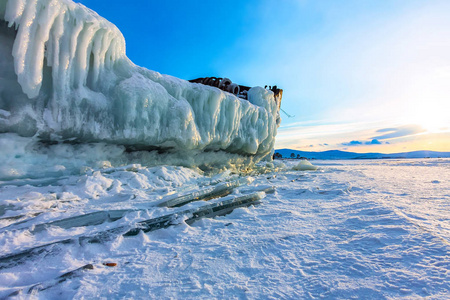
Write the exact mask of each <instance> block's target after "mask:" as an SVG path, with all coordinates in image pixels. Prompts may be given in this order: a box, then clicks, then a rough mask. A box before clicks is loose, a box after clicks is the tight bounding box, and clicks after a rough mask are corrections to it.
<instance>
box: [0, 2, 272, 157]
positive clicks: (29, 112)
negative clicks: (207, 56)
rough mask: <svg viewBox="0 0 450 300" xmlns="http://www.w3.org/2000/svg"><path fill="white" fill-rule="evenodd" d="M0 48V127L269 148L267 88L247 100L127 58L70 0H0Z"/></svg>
mask: <svg viewBox="0 0 450 300" xmlns="http://www.w3.org/2000/svg"><path fill="white" fill-rule="evenodd" d="M0 54H1V55H0V133H2V134H5V133H14V134H16V135H18V136H20V137H32V138H33V139H34V140H39V141H44V142H51V143H54V142H58V143H59V142H68V141H70V142H71V143H78V144H79V143H105V144H115V145H123V146H126V147H128V149H130V148H131V149H133V150H136V149H137V150H139V149H145V150H149V149H158V150H159V151H161V150H163V151H169V152H179V153H181V152H186V153H187V152H189V151H190V152H189V153H191V154H192V152H196V153H197V152H198V153H200V152H202V153H205V152H216V151H224V152H226V153H229V154H230V153H231V154H233V155H235V154H237V155H240V156H246V157H252V160H259V159H261V158H263V157H265V156H267V155H268V154H270V153H271V151H272V149H273V146H274V142H275V135H276V131H277V127H278V125H279V121H280V117H279V112H278V104H277V103H276V101H275V99H274V96H273V93H272V92H271V91H269V90H266V89H263V88H260V87H255V88H252V89H250V91H249V92H248V101H246V100H243V99H240V98H238V97H236V96H235V95H233V94H230V93H227V92H224V91H221V90H219V89H217V88H213V87H208V86H204V85H201V84H196V83H190V82H188V81H185V80H181V79H178V78H175V77H171V76H168V75H161V74H159V73H157V72H154V71H151V70H148V69H145V68H142V67H139V66H136V65H135V64H133V63H132V62H131V61H130V60H129V59H128V58H127V56H126V54H125V40H124V38H123V36H122V34H121V32H120V31H119V30H118V29H117V27H115V26H114V25H113V24H111V23H110V22H108V21H107V20H105V19H104V18H102V17H100V16H99V15H98V14H97V13H95V12H94V11H92V10H90V9H88V8H86V7H85V6H83V5H81V4H78V3H74V2H72V1H70V0H0ZM219 159H223V158H219Z"/></svg>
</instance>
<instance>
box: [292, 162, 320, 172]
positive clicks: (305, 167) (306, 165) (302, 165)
mask: <svg viewBox="0 0 450 300" xmlns="http://www.w3.org/2000/svg"><path fill="white" fill-rule="evenodd" d="M292 169H293V170H296V171H315V170H317V167H316V166H314V165H313V164H311V163H310V162H309V161H307V160H301V161H300V162H299V163H298V164H297V165H296V166H293V167H292Z"/></svg>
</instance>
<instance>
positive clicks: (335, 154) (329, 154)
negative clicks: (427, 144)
mask: <svg viewBox="0 0 450 300" xmlns="http://www.w3.org/2000/svg"><path fill="white" fill-rule="evenodd" d="M275 153H279V154H281V155H282V156H283V158H291V154H292V153H294V156H295V157H297V156H299V157H304V158H307V159H383V158H385V159H386V158H428V157H429V158H439V157H450V152H437V151H428V150H422V151H411V152H401V153H389V154H384V153H356V152H347V151H340V150H328V151H322V152H313V151H300V150H293V149H277V150H275Z"/></svg>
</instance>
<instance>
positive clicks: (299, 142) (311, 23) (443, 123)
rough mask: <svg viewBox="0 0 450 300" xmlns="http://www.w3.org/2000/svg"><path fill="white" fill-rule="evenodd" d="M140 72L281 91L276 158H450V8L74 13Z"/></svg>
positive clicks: (399, 5)
mask: <svg viewBox="0 0 450 300" xmlns="http://www.w3.org/2000/svg"><path fill="white" fill-rule="evenodd" d="M79 2H81V3H83V4H84V5H86V6H87V7H89V8H91V9H93V10H95V11H96V12H98V13H99V14H100V15H101V16H103V17H105V18H107V19H108V20H110V21H111V22H113V23H114V24H116V26H117V27H118V28H119V29H120V30H121V31H122V33H123V34H124V36H125V39H126V43H127V55H128V57H129V58H130V59H131V60H132V61H133V62H134V63H136V64H137V65H141V66H144V67H147V68H149V69H152V70H155V71H158V72H160V73H163V74H170V75H173V76H177V77H180V78H183V79H192V78H197V77H205V76H220V77H228V78H230V79H231V80H233V81H234V82H237V83H240V84H243V85H249V86H256V85H260V86H264V85H266V84H267V85H274V84H277V85H278V86H279V87H281V88H283V89H284V94H283V95H284V96H283V101H282V109H284V110H285V111H286V112H287V113H288V114H290V115H292V116H294V117H291V118H289V117H287V116H286V115H284V114H283V115H282V117H283V122H282V125H281V127H280V129H279V132H278V135H277V144H276V148H284V147H289V148H295V149H300V150H312V151H322V150H329V149H340V150H349V151H355V152H371V151H374V152H387V153H389V152H401V151H412V150H438V151H450V117H448V116H449V115H450V84H449V83H450V1H447V0H430V1H425V0H422V1H415V0H408V1H402V0H396V1H393V0H349V1H343V0H321V1H312V0H311V1H307V0H250V1H234V0H232V1H211V0H209V1H207V0H202V1H200V0H199V1H195V0H192V1H174V0H165V1H153V0H146V1H144V0H135V1H129V2H127V3H126V5H124V4H123V3H124V2H123V1H116V0H110V1H98V0H82V1H79Z"/></svg>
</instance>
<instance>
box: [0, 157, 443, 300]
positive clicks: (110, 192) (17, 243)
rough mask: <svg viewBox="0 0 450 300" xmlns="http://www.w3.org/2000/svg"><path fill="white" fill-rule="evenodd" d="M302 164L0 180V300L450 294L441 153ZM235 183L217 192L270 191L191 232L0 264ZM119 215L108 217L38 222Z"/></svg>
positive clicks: (57, 249)
mask: <svg viewBox="0 0 450 300" xmlns="http://www.w3.org/2000/svg"><path fill="white" fill-rule="evenodd" d="M298 162H299V161H298V160H285V161H282V162H281V161H275V162H274V164H271V163H269V164H268V165H264V164H260V165H259V169H258V170H257V172H253V173H249V174H247V175H244V174H240V175H236V174H232V173H231V172H225V173H220V174H216V175H214V176H207V175H205V174H201V173H199V172H197V171H195V170H191V169H187V168H183V167H173V166H157V167H144V166H141V165H136V164H135V165H128V166H125V167H121V168H114V167H110V166H108V165H107V164H105V165H104V166H103V167H101V168H98V169H96V170H85V172H84V173H83V174H81V175H73V174H71V175H67V176H62V177H59V178H56V179H55V178H50V179H48V180H45V178H39V179H33V180H32V181H27V180H25V179H22V180H11V181H3V182H0V227H1V228H0V253H1V254H0V255H1V257H0V298H3V297H7V296H8V295H10V294H11V293H14V292H16V291H19V293H16V297H19V298H22V297H23V298H27V297H30V294H31V297H32V298H34V297H35V298H38V299H65V298H72V297H74V298H87V299H97V298H104V299H106V298H108V299H111V298H113V299H114V298H127V299H145V298H155V299H159V298H178V299H180V298H187V299H194V298H195V299H197V298H208V299H209V298H239V299H247V298H248V299H261V298H277V299H279V298H290V299H314V298H330V299H351V298H361V299H394V298H395V299H398V298H405V299H411V298H414V299H415V298H427V299H448V298H450V256H449V250H450V246H449V242H450V221H449V216H450V209H449V208H450V175H449V174H450V172H449V171H450V159H414V160H352V161H350V160H345V161H344V160H343V161H313V164H314V165H316V166H318V167H319V169H318V170H316V171H296V170H293V168H292V167H294V166H295V165H297V164H298ZM246 178H247V179H246ZM236 179H241V180H240V181H239V184H241V186H239V187H236V188H235V189H234V191H233V193H232V194H231V195H228V196H225V197H226V198H230V199H231V198H233V197H238V196H241V195H246V194H249V193H252V192H255V191H257V190H262V189H265V188H267V187H271V186H274V187H275V192H274V193H267V195H266V196H265V197H264V198H263V199H262V200H261V203H260V204H259V205H256V206H250V207H246V208H238V209H235V210H234V211H233V212H232V213H231V214H228V215H226V216H220V217H215V218H212V219H202V220H200V221H197V222H194V223H193V224H191V225H188V224H186V223H185V222H183V220H182V219H178V220H176V222H178V223H179V224H178V225H174V226H171V227H168V228H166V229H159V230H155V231H152V232H149V233H142V232H141V233H139V234H138V235H136V236H127V237H124V236H122V235H121V234H120V233H117V234H114V232H110V234H109V237H110V239H106V240H105V241H104V242H101V243H81V244H79V243H62V244H55V245H53V246H49V247H46V248H44V250H45V251H35V252H34V253H28V254H27V255H25V256H23V257H13V258H11V257H10V258H6V259H5V257H7V256H8V255H10V254H14V253H19V252H21V251H22V250H25V249H29V248H31V247H34V246H38V245H43V244H48V243H51V242H54V241H61V240H65V239H68V238H73V237H77V236H89V235H92V234H93V233H95V232H100V231H103V232H104V231H105V230H107V229H110V228H132V227H133V226H134V225H135V224H136V223H137V222H139V221H142V220H146V219H151V218H154V217H157V216H161V215H165V214H168V213H170V212H173V211H181V210H186V209H189V208H190V209H193V208H196V207H199V206H200V205H205V204H207V203H210V202H217V201H219V200H220V199H212V200H209V201H208V202H204V201H196V202H192V203H189V204H186V205H184V206H182V207H179V208H163V207H156V206H152V205H155V204H157V203H161V202H162V201H164V200H168V199H173V198H175V197H176V196H177V195H178V196H180V195H185V194H189V193H191V192H192V191H198V190H205V189H208V188H210V187H215V186H219V185H225V184H229V183H230V182H231V183H233V182H234V183H236ZM30 183H31V184H30ZM259 195H261V196H263V194H259ZM127 209H128V210H130V211H129V212H125V213H124V217H123V218H120V219H118V220H116V221H113V222H111V221H109V222H104V223H102V224H97V225H92V226H81V227H72V228H70V227H69V226H67V224H66V226H65V227H64V228H63V227H58V226H48V227H42V226H39V224H43V223H48V222H51V221H54V220H59V219H63V218H68V217H71V216H76V215H82V214H85V213H89V212H95V211H112V210H122V212H123V210H127ZM185 218H187V217H185ZM69 223H70V222H69ZM69 225H70V224H69ZM38 250H42V248H41V249H38ZM105 263H110V264H112V266H107V265H105ZM90 264H91V265H92V266H91V265H90ZM115 264H116V265H115ZM73 270H76V271H75V272H72V273H68V272H70V271H73ZM63 274H66V275H64V276H62V277H61V275H63ZM28 293H29V294H28Z"/></svg>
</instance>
